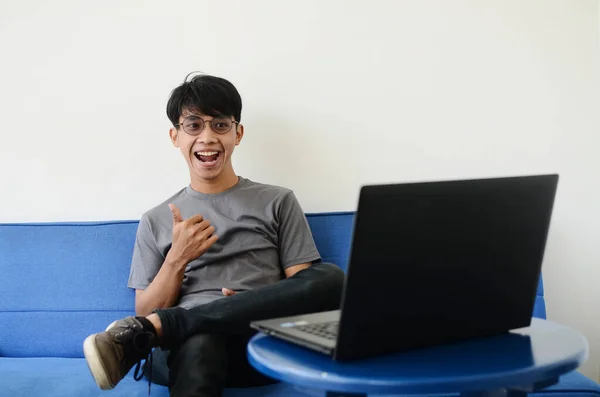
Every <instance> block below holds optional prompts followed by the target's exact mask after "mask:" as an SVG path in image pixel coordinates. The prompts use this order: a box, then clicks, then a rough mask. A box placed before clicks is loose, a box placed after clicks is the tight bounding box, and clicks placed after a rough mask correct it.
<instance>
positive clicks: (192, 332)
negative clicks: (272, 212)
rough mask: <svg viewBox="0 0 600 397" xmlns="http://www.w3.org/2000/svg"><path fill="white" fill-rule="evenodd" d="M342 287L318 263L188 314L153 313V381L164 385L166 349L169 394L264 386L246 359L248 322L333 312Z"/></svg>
mask: <svg viewBox="0 0 600 397" xmlns="http://www.w3.org/2000/svg"><path fill="white" fill-rule="evenodd" d="M343 284H344V272H343V271H342V270H341V269H340V268H339V267H337V266H336V265H333V264H331V263H324V262H321V263H317V264H314V265H312V266H311V267H309V268H308V269H305V270H302V271H300V272H298V273H296V274H295V275H294V276H292V277H290V278H286V279H284V280H281V281H280V282H278V283H276V284H272V285H269V286H267V287H263V288H258V289H255V290H250V291H244V292H240V293H237V294H236V295H234V296H230V297H226V298H222V299H219V300H217V301H214V302H211V303H208V304H206V305H202V306H198V307H195V308H192V309H189V310H186V309H183V308H179V307H176V308H170V309H163V310H156V311H155V313H156V314H157V315H158V316H159V318H160V321H161V325H162V331H163V336H162V338H161V348H160V349H159V348H157V349H156V351H155V355H156V356H157V357H156V359H158V360H157V362H156V364H154V365H153V374H152V375H153V378H155V376H158V378H156V381H157V383H163V382H160V378H161V376H160V375H159V374H160V373H161V368H159V364H160V362H161V360H162V362H163V363H164V361H165V360H164V356H165V355H166V352H165V351H164V350H167V349H168V350H170V352H169V353H168V357H167V359H166V362H167V366H168V368H169V371H168V374H169V375H168V384H169V387H170V389H171V396H177V397H183V396H202V397H213V396H215V397H216V396H221V394H222V391H223V389H224V388H225V387H227V386H230V387H248V386H257V385H260V384H266V383H269V382H268V380H267V379H266V378H265V377H264V376H262V375H260V374H259V373H258V372H256V371H255V370H254V369H252V368H251V367H250V365H249V364H248V362H247V360H246V344H247V342H248V339H249V338H250V337H251V336H252V335H253V334H254V333H255V332H254V331H253V330H252V329H251V328H250V327H249V324H250V322H251V321H255V320H263V319H268V318H273V317H284V316H292V315H297V314H305V313H312V312H318V311H326V310H334V309H338V308H339V305H340V300H341V295H342V288H343ZM163 349H164V350H163ZM161 350H163V351H161ZM161 355H162V357H161ZM154 370H155V371H154ZM242 370H243V371H242ZM165 372H166V371H165V368H164V366H163V368H162V373H163V374H164V373H165ZM234 375H235V376H234ZM238 375H239V376H238ZM165 377H166V376H163V377H162V378H163V381H164V380H166V379H164V378H165ZM163 384H164V383H163Z"/></svg>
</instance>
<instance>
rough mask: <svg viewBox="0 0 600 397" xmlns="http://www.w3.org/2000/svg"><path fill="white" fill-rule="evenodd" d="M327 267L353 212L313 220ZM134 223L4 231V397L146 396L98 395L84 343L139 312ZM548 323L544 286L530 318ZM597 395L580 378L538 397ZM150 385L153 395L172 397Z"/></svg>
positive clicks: (283, 391)
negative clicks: (132, 268) (132, 284)
mask: <svg viewBox="0 0 600 397" xmlns="http://www.w3.org/2000/svg"><path fill="white" fill-rule="evenodd" d="M307 217H308V220H309V223H310V226H311V229H312V232H313V235H314V238H315V240H316V243H317V246H318V248H319V250H320V252H321V255H322V256H323V259H324V260H325V261H328V262H333V263H335V264H338V265H339V266H340V267H342V268H343V269H345V267H346V264H347V261H348V254H349V243H350V238H351V233H352V225H353V219H354V214H353V213H322V214H308V215H307ZM137 224H138V222H137V221H117V222H87V223H44V224H0V396H1V397H12V396H15V397H38V396H44V397H53V396H60V397H70V396H128V397H131V396H146V395H147V393H148V384H147V381H146V380H142V381H140V382H135V381H134V380H133V376H132V374H131V373H130V374H129V375H128V376H127V377H126V378H125V379H124V380H123V381H122V382H121V383H120V384H119V385H118V386H117V388H115V389H113V390H110V391H101V390H99V389H98V388H97V387H96V385H95V383H94V382H93V380H92V377H91V375H90V374H89V371H88V368H87V366H86V363H85V361H84V359H83V358H82V357H83V353H82V342H83V340H84V338H85V337H86V336H87V335H88V334H90V333H94V332H98V331H99V330H103V329H104V328H105V327H106V325H107V324H109V323H110V322H112V321H113V320H115V319H118V318H122V317H124V316H127V315H131V314H133V313H134V292H133V291H132V290H130V289H128V288H127V286H126V285H127V279H128V276H129V264H130V258H131V254H132V248H133V243H134V240H135V233H136V229H137ZM533 315H534V316H536V317H541V318H544V317H545V315H546V308H545V303H544V296H543V286H542V283H541V281H540V285H539V289H538V296H537V302H536V306H535V310H534V313H533ZM549 393H552V394H553V395H555V396H557V395H561V396H564V395H577V396H580V397H584V396H590V397H591V396H596V397H597V396H599V395H600V386H599V385H598V384H596V383H595V382H593V381H591V380H590V379H588V378H586V377H584V376H583V375H582V374H580V373H579V372H576V371H574V372H572V373H570V374H567V375H565V376H564V377H562V378H561V381H560V383H559V384H557V385H555V386H552V387H550V388H549V389H547V390H545V391H543V392H540V393H535V394H539V395H542V394H549ZM168 394H169V393H168V390H167V388H166V387H161V386H158V385H152V394H151V395H152V396H168ZM225 395H226V396H238V397H245V396H248V397H250V396H294V395H300V394H299V393H298V392H297V391H296V389H294V388H293V387H291V386H289V385H285V384H277V385H272V386H267V387H262V388H254V389H228V390H227V391H226V394H225Z"/></svg>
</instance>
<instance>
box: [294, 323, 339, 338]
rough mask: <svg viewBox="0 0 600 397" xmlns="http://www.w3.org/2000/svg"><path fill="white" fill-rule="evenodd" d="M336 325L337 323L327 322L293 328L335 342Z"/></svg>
mask: <svg viewBox="0 0 600 397" xmlns="http://www.w3.org/2000/svg"><path fill="white" fill-rule="evenodd" d="M338 324H339V321H329V322H326V323H318V324H306V325H299V326H297V327H294V328H295V329H297V330H300V331H303V332H307V333H309V334H313V335H317V336H320V337H322V338H325V339H329V340H335V339H336V338H337V332H338Z"/></svg>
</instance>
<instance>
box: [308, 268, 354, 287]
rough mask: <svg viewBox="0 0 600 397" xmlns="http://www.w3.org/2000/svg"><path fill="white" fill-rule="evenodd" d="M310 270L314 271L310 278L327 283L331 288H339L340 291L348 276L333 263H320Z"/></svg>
mask: <svg viewBox="0 0 600 397" xmlns="http://www.w3.org/2000/svg"><path fill="white" fill-rule="evenodd" d="M308 269H311V271H312V273H311V274H310V278H311V279H313V280H316V281H319V282H322V283H326V284H328V285H329V286H330V287H337V288H340V289H341V288H342V287H343V285H344V278H345V276H346V274H345V273H344V271H343V270H342V269H341V268H340V267H339V266H336V265H334V264H333V263H329V262H318V263H315V264H313V265H312V266H311V267H309V268H308ZM308 269H307V270H308Z"/></svg>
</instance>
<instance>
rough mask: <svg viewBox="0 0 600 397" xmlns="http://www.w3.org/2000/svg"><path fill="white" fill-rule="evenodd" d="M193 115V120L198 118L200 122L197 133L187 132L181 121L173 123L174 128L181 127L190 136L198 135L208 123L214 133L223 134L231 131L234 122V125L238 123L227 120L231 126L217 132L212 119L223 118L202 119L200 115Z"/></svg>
mask: <svg viewBox="0 0 600 397" xmlns="http://www.w3.org/2000/svg"><path fill="white" fill-rule="evenodd" d="M193 117H194V121H196V120H198V121H201V122H202V128H200V130H199V131H198V133H196V134H191V133H189V132H188V131H187V130H186V129H185V126H184V125H183V123H177V124H175V128H179V127H181V129H182V130H183V132H185V133H186V134H188V135H191V136H198V135H200V134H201V133H202V131H204V129H205V128H206V126H207V124H208V125H210V129H211V130H213V131H214V132H215V134H219V135H225V134H227V133H229V132H230V131H231V129H232V128H233V125H234V124H236V125H239V124H240V123H239V122H238V121H235V120H229V121H231V127H229V129H228V130H227V131H223V132H219V131H217V130H215V127H214V126H213V124H212V122H213V120H223V118H214V117H213V118H212V119H210V120H204V119H203V118H202V117H199V116H193ZM187 118H189V117H186V119H187ZM184 120H185V119H184ZM225 120H227V118H225Z"/></svg>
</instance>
